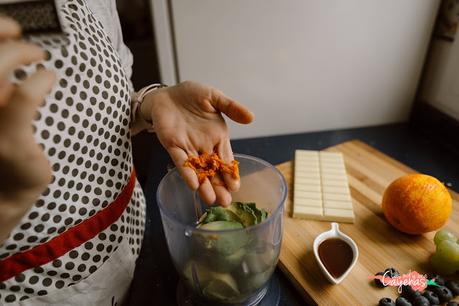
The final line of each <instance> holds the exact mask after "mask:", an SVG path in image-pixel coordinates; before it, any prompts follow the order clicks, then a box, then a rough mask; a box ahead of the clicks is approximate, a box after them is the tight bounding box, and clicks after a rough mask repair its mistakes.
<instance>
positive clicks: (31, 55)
mask: <svg viewBox="0 0 459 306" xmlns="http://www.w3.org/2000/svg"><path fill="white" fill-rule="evenodd" d="M44 59H45V51H44V50H43V49H42V48H40V47H39V46H37V45H34V44H32V43H27V42H21V41H7V42H4V43H2V44H0V78H2V79H5V78H8V77H9V74H10V73H11V72H13V71H14V69H16V68H17V67H19V66H22V65H26V64H30V63H32V62H35V61H39V60H44Z"/></svg>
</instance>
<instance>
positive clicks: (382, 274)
mask: <svg viewBox="0 0 459 306" xmlns="http://www.w3.org/2000/svg"><path fill="white" fill-rule="evenodd" d="M378 275H380V276H384V272H378V273H376V274H375V276H378ZM375 285H376V287H379V288H384V287H387V285H384V284H383V283H382V281H380V280H379V279H377V278H375Z"/></svg>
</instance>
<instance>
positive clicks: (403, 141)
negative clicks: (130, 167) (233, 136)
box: [128, 123, 459, 306]
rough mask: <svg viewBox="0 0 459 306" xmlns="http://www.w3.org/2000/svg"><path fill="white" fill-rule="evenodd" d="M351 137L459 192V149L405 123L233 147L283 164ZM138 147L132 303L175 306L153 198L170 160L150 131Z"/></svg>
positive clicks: (284, 284)
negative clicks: (139, 212) (140, 192)
mask: <svg viewBox="0 0 459 306" xmlns="http://www.w3.org/2000/svg"><path fill="white" fill-rule="evenodd" d="M352 139H359V140H362V141H364V142H366V143H367V144H369V145H371V146H373V147H375V148H376V149H378V150H380V151H381V152H383V153H385V154H387V155H389V156H391V157H393V158H395V159H397V160H399V161H401V162H402V163H404V164H406V165H407V166H409V167H411V168H413V169H415V170H417V171H419V172H422V173H426V174H430V175H433V176H435V177H437V178H438V179H439V180H441V181H443V182H445V183H446V184H447V185H448V186H449V187H450V188H451V189H453V190H455V191H456V192H458V191H459V162H458V157H459V153H458V152H453V151H451V150H450V149H447V146H443V145H442V144H440V143H436V142H435V140H430V139H427V138H426V137H425V136H424V135H422V134H421V133H420V132H418V131H417V130H414V129H413V128H412V127H411V126H410V125H409V124H407V123H401V124H391V125H385V126H377V127H367V128H357V129H346V130H336V131H326V132H315V133H303V134H293V135H283V136H273V137H260V138H251V139H243V140H235V141H233V142H232V147H233V151H234V152H237V153H243V154H249V155H253V156H257V157H259V158H262V159H264V160H266V161H268V162H270V163H272V164H279V163H282V162H285V161H288V160H291V159H292V158H293V156H294V151H295V149H308V150H321V149H324V148H327V147H329V146H333V145H336V144H339V143H342V142H344V141H347V140H352ZM134 152H135V164H136V168H137V172H138V177H139V180H140V182H141V184H142V186H143V188H144V191H145V196H146V199H147V222H146V231H145V237H144V241H143V246H142V251H141V254H140V257H139V259H138V261H137V267H136V271H135V276H134V281H133V283H132V287H131V292H130V297H129V303H128V305H133V306H134V305H135V306H140V305H158V306H163V305H164V306H174V305H176V295H175V293H176V288H177V281H178V276H177V273H176V272H175V269H174V266H173V264H172V261H171V258H170V256H169V252H168V249H167V245H166V241H165V238H164V233H163V229H162V224H161V218H160V214H159V210H158V207H157V206H156V198H155V196H156V188H157V186H158V184H159V181H160V180H161V178H162V177H163V176H164V175H165V173H166V166H167V164H168V163H169V162H170V159H169V157H168V155H167V153H166V152H165V150H164V149H163V148H162V147H161V146H160V144H159V143H158V141H157V139H156V138H155V137H154V136H153V137H152V135H149V134H140V135H139V136H136V139H134ZM275 277H277V278H278V279H279V282H280V285H281V304H280V305H288V306H296V305H304V304H305V303H304V301H303V300H302V299H301V297H300V296H299V294H298V293H297V292H296V291H295V289H294V288H293V286H292V285H291V284H290V282H289V281H288V280H287V279H286V278H285V276H284V275H283V274H282V272H280V271H279V269H277V270H276V272H275Z"/></svg>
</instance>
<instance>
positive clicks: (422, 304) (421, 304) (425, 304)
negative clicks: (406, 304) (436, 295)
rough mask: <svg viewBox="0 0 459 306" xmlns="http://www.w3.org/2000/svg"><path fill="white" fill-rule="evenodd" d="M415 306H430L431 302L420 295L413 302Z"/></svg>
mask: <svg viewBox="0 0 459 306" xmlns="http://www.w3.org/2000/svg"><path fill="white" fill-rule="evenodd" d="M413 306H430V302H429V300H428V299H426V298H425V297H424V296H422V295H418V296H417V297H416V298H415V299H414V300H413Z"/></svg>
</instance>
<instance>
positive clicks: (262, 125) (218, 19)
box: [152, 0, 439, 138]
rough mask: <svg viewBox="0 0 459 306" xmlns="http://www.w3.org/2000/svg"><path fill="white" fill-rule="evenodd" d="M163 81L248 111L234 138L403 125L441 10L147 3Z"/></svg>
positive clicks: (314, 1)
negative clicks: (217, 94) (210, 90)
mask: <svg viewBox="0 0 459 306" xmlns="http://www.w3.org/2000/svg"><path fill="white" fill-rule="evenodd" d="M152 4H153V5H152V7H153V16H154V23H155V34H156V42H157V48H158V53H159V64H160V70H161V74H162V77H163V81H164V82H166V83H174V82H176V81H183V80H189V79H191V80H196V81H201V82H204V83H208V84H210V85H213V86H215V87H218V88H220V89H221V90H222V91H224V92H225V93H227V94H228V95H230V96H232V97H234V98H235V99H237V100H239V101H241V102H242V103H245V104H247V105H248V106H249V107H250V108H251V109H252V110H253V112H254V113H255V115H256V120H255V122H254V123H253V124H252V125H251V126H250V127H244V126H238V125H234V124H231V134H232V136H233V137H235V138H241V137H251V136H261V135H274V134H285V133H295V132H307V131H316V130H328V129H336V128H345V127H356V126H367V125H377V124H384V123H391V122H398V121H403V120H406V119H407V118H408V115H409V112H410V108H411V105H412V102H413V98H414V94H415V90H416V86H417V84H418V81H419V76H420V73H421V68H422V64H423V61H424V57H425V53H426V50H427V46H428V43H429V40H430V34H431V30H432V26H433V23H434V20H435V15H436V11H437V8H438V4H439V1H437V0H403V1H400V0H385V1H381V0H334V1H323V0H283V1H281V0H276V1H275V0H168V1H167V0H152Z"/></svg>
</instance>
